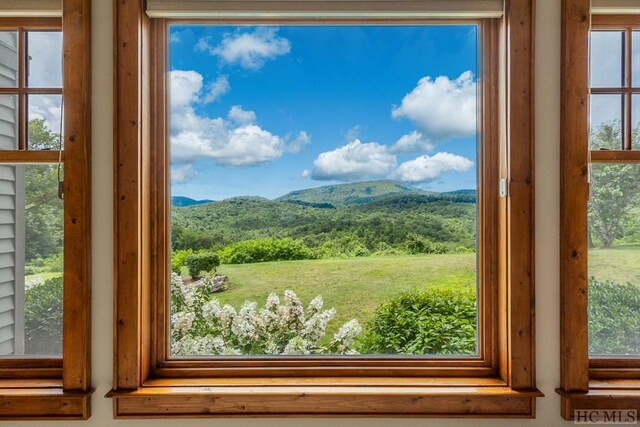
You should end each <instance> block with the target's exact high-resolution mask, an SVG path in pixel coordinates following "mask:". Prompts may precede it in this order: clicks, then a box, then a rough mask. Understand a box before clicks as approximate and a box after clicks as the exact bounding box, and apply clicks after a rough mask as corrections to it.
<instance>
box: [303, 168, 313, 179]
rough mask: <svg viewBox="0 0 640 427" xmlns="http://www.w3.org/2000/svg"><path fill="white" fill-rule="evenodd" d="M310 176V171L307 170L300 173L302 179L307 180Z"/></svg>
mask: <svg viewBox="0 0 640 427" xmlns="http://www.w3.org/2000/svg"><path fill="white" fill-rule="evenodd" d="M310 176H311V171H310V170H309V169H305V170H303V171H302V177H303V178H309V177H310Z"/></svg>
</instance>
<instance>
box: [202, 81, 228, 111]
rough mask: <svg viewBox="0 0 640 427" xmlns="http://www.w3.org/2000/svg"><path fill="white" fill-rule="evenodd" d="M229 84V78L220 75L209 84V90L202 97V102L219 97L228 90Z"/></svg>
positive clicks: (211, 100)
mask: <svg viewBox="0 0 640 427" xmlns="http://www.w3.org/2000/svg"><path fill="white" fill-rule="evenodd" d="M229 90H231V86H230V85H229V78H228V77H227V76H220V77H218V78H217V79H216V80H215V81H214V82H212V83H211V84H209V91H208V92H207V94H206V95H205V97H204V98H203V99H202V102H203V103H205V104H208V103H210V102H213V101H215V100H217V99H219V98H220V97H221V96H222V95H224V94H225V93H227V92H229Z"/></svg>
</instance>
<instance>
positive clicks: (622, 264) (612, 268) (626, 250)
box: [589, 244, 640, 286]
mask: <svg viewBox="0 0 640 427" xmlns="http://www.w3.org/2000/svg"><path fill="white" fill-rule="evenodd" d="M589 276H594V277H595V278H597V279H599V280H611V281H614V282H618V283H626V282H630V283H635V284H637V285H639V286H640V244H633V245H617V246H615V247H613V248H611V249H592V250H590V251H589Z"/></svg>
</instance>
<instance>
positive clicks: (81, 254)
mask: <svg viewBox="0 0 640 427" xmlns="http://www.w3.org/2000/svg"><path fill="white" fill-rule="evenodd" d="M62 5H63V18H62V31H63V33H64V38H63V52H64V70H63V79H64V100H65V102H64V105H65V109H64V135H63V136H64V141H65V159H64V167H65V177H64V207H65V209H64V248H65V256H64V297H63V304H64V307H63V311H64V318H63V359H62V367H63V384H64V389H65V390H82V391H87V390H90V389H91V256H90V253H91V1H90V0H63V3H62Z"/></svg>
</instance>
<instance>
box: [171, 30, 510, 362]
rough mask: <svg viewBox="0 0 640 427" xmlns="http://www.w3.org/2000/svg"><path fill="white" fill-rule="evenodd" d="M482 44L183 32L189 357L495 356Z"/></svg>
mask: <svg viewBox="0 0 640 427" xmlns="http://www.w3.org/2000/svg"><path fill="white" fill-rule="evenodd" d="M480 30H481V28H480V26H478V25H469V24H467V25H464V24H461V25H423V26H415V25H414V26H409V25H407V26H393V25H391V26H375V25H369V26H363V25H359V26H354V25H345V26H332V25H326V26H283V27H277V26H242V27H237V26H236V27H234V26H207V25H197V26H194V25H184V24H175V25H171V26H169V29H168V32H169V37H168V41H167V43H168V45H167V49H168V52H169V54H168V64H167V68H168V70H169V71H168V84H167V98H168V100H169V101H168V105H169V109H168V118H167V121H168V128H169V137H168V141H167V144H169V152H170V163H171V165H170V181H171V190H170V192H171V204H172V206H171V271H172V276H171V298H170V299H171V308H170V313H171V330H170V336H171V342H170V349H171V352H170V353H171V354H170V355H171V356H195V355H199V356H206V355H209V356H210V355H220V356H225V355H226V356H240V355H272V356H273V355H363V356H364V355H381V354H384V355H421V356H438V355H439V356H444V355H454V356H463V355H464V356H467V357H472V356H477V355H478V353H480V354H482V353H483V351H480V352H479V351H478V341H477V337H478V315H477V313H478V306H477V300H478V299H477V295H478V291H477V290H478V285H479V284H480V286H485V285H486V286H488V287H489V288H490V289H491V288H492V284H487V283H485V280H482V279H483V278H481V279H480V281H479V280H478V268H477V259H478V257H477V252H478V247H482V242H478V236H477V223H478V212H479V209H478V207H477V206H478V203H482V202H481V201H479V200H478V185H479V184H482V183H483V182H482V180H479V179H478V177H479V174H482V167H483V166H484V165H483V164H482V163H481V162H480V161H479V160H480V159H481V156H480V155H479V154H478V152H479V150H482V149H483V147H485V146H486V147H491V145H494V146H495V145H496V144H497V141H495V140H492V136H491V135H488V134H487V133H485V135H486V136H487V137H486V139H484V140H482V143H480V139H481V138H480V134H479V132H482V123H483V119H482V117H480V110H479V106H480V105H481V100H480V99H479V96H478V95H479V94H481V91H480V89H479V85H480V84H481V82H486V79H485V76H484V75H483V73H482V72H481V66H480V64H481V63H480V61H479V59H480V56H482V46H481V34H480ZM487 77H488V78H490V76H487ZM487 88H488V86H487ZM490 117H491V116H490ZM490 117H489V118H488V119H487V121H486V122H485V123H488V121H489V120H491V118H490ZM479 129H480V130H479ZM487 149H489V148H487ZM486 169H488V167H486ZM488 173H497V170H494V171H493V172H488V171H487V172H486V174H487V178H492V177H489V176H488ZM495 180H497V178H494V179H491V182H493V181H495ZM497 191H498V189H497V188H488V187H485V192H484V193H483V194H489V195H491V194H495V193H496V192H497ZM496 201H497V197H492V198H491V200H489V198H487V199H485V200H484V201H483V202H484V203H496ZM487 224H488V225H490V224H492V223H487ZM484 236H485V235H481V236H480V237H484ZM489 262H494V263H495V262H497V261H496V260H495V259H492V260H490V261H489ZM484 309H485V307H483V308H482V310H484ZM483 332H485V333H488V334H490V331H483Z"/></svg>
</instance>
